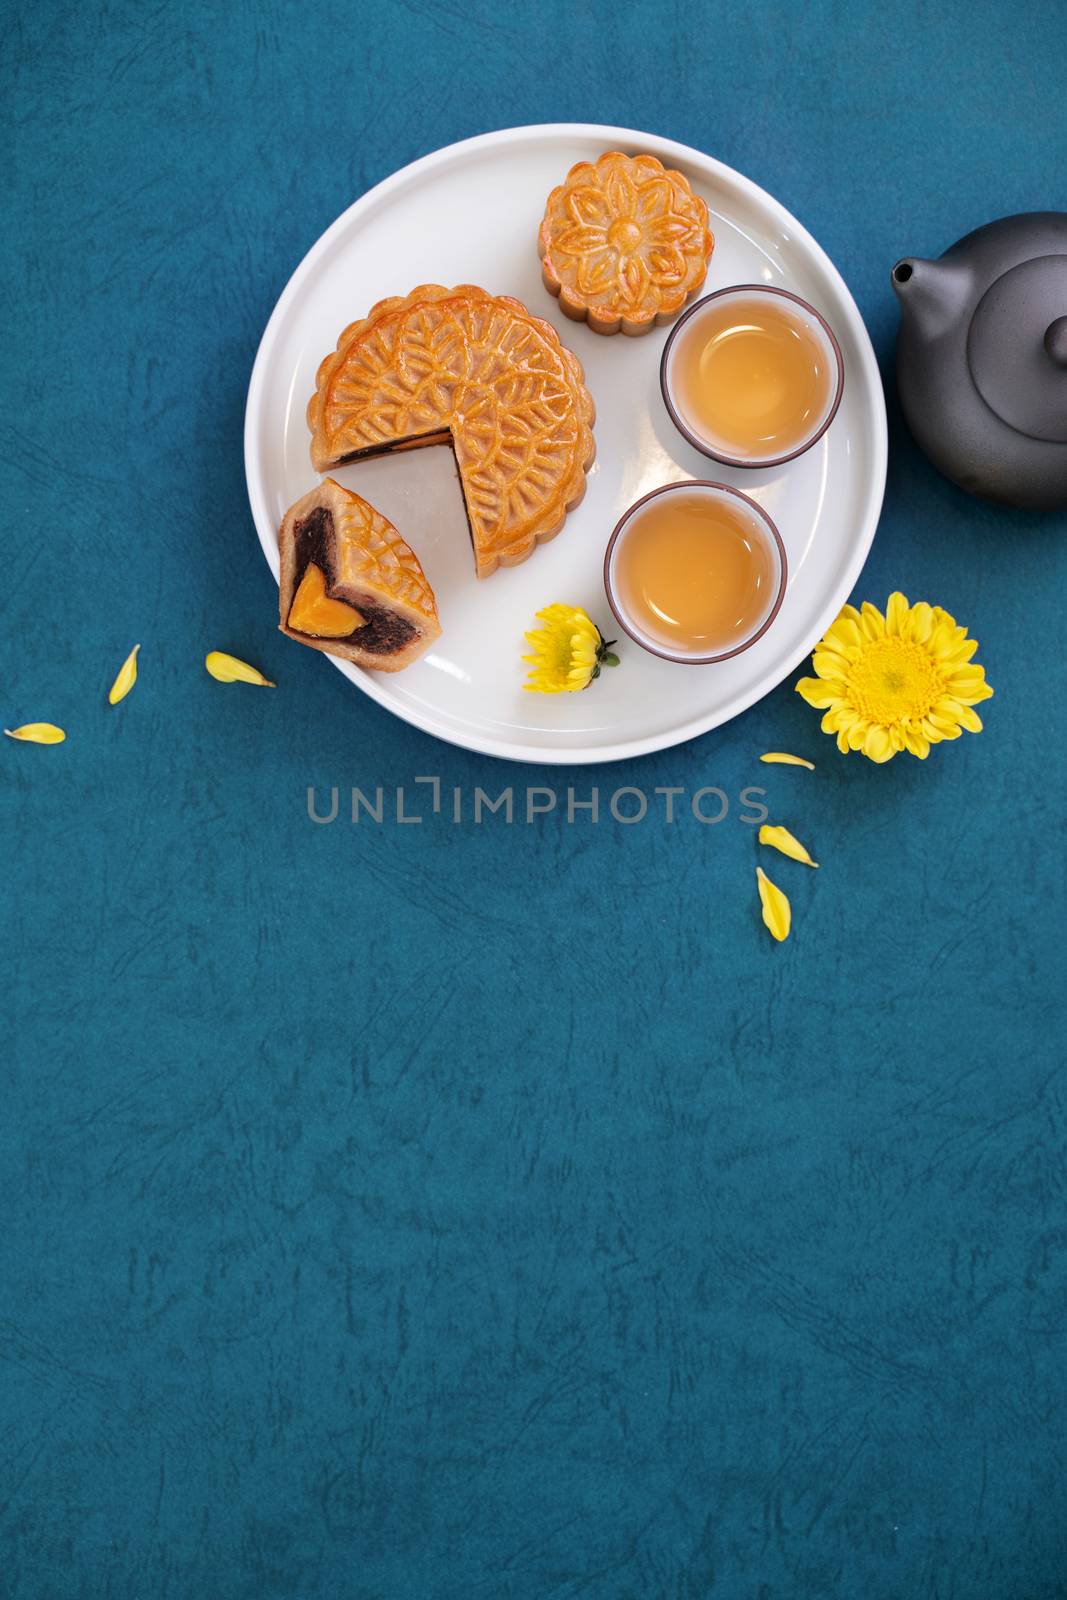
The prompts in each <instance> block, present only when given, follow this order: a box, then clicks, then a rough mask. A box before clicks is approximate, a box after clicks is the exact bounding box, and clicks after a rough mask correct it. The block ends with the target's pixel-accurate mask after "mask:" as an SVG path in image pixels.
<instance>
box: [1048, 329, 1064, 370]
mask: <svg viewBox="0 0 1067 1600" xmlns="http://www.w3.org/2000/svg"><path fill="white" fill-rule="evenodd" d="M1045 349H1046V350H1047V351H1048V353H1049V355H1050V356H1051V357H1052V359H1053V361H1054V362H1055V363H1056V365H1057V366H1058V367H1067V317H1057V318H1056V320H1055V322H1050V323H1049V325H1048V327H1047V328H1046V329H1045Z"/></svg>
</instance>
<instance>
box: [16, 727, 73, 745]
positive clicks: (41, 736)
mask: <svg viewBox="0 0 1067 1600" xmlns="http://www.w3.org/2000/svg"><path fill="white" fill-rule="evenodd" d="M4 732H5V733H6V734H7V736H8V738H9V739H24V740H25V741H26V743H27V744H62V743H63V740H64V739H65V738H66V737H67V736H66V734H65V733H64V732H63V729H62V728H57V727H56V725H55V723H54V722H24V723H23V724H22V727H21V728H5V729H4Z"/></svg>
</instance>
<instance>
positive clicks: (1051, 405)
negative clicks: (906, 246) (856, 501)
mask: <svg viewBox="0 0 1067 1600" xmlns="http://www.w3.org/2000/svg"><path fill="white" fill-rule="evenodd" d="M892 281H893V288H894V289H895V291H896V294H897V298H898V299H899V301H900V310H901V323H900V333H899V335H898V337H897V387H898V389H899V391H900V403H901V405H902V406H903V408H904V415H905V417H906V418H907V421H908V426H909V428H910V429H911V431H912V433H913V434H914V435H915V438H916V439H917V440H918V442H919V444H920V445H921V447H922V448H923V450H925V452H926V454H927V455H928V456H929V457H930V460H931V461H932V462H933V463H934V465H935V466H936V467H939V468H940V470H941V471H942V472H943V473H944V474H945V476H946V477H949V478H951V479H952V480H953V482H955V483H958V484H959V485H960V487H961V488H962V489H967V490H969V491H970V493H971V494H979V495H984V496H985V497H986V498H987V499H989V500H999V501H1000V502H1001V503H1003V504H1005V505H1012V506H1025V507H1027V508H1028V509H1030V510H1034V511H1053V510H1056V509H1058V508H1060V507H1067V213H1064V212H1061V211H1032V212H1027V213H1026V214H1024V215H1022V216H1018V217H1002V218H1001V219H1000V221H999V222H990V223H988V224H987V226H986V227H984V228H978V229H976V230H975V232H974V233H969V234H967V236H966V238H963V239H961V240H960V241H959V243H958V244H954V245H953V246H952V248H951V249H950V250H946V251H945V254H944V255H943V256H941V258H940V259H939V260H937V261H920V260H918V259H916V258H915V257H913V256H908V257H905V259H904V260H903V261H898V262H897V264H896V266H895V267H894V268H893V275H892Z"/></svg>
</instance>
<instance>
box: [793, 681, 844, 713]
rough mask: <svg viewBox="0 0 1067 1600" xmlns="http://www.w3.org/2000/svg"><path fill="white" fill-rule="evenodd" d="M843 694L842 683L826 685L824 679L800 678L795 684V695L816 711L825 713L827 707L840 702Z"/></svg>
mask: <svg viewBox="0 0 1067 1600" xmlns="http://www.w3.org/2000/svg"><path fill="white" fill-rule="evenodd" d="M844 692H845V686H844V684H843V683H833V682H829V683H828V682H827V681H826V680H825V679H824V678H801V679H800V681H799V682H798V684H797V694H798V695H800V697H801V699H802V700H806V701H807V702H808V705H809V706H814V707H815V709H816V710H817V711H825V710H826V707H827V706H832V705H833V704H834V702H835V701H837V700H840V699H841V697H842V695H843V694H844Z"/></svg>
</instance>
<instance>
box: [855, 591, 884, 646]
mask: <svg viewBox="0 0 1067 1600" xmlns="http://www.w3.org/2000/svg"><path fill="white" fill-rule="evenodd" d="M860 616H861V618H862V619H863V620H862V623H861V627H862V629H863V631H864V633H865V634H866V635H867V637H868V639H881V638H882V636H883V635H884V633H885V618H884V617H883V615H882V613H881V612H880V611H879V609H878V607H877V606H872V605H871V602H870V601H869V600H865V601H864V602H863V608H862V610H861V611H860Z"/></svg>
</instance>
